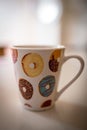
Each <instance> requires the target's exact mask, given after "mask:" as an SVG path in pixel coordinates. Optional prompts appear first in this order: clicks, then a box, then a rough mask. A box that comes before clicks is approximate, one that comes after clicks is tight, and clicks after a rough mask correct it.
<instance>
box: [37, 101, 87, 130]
mask: <svg viewBox="0 0 87 130" xmlns="http://www.w3.org/2000/svg"><path fill="white" fill-rule="evenodd" d="M37 114H39V115H40V116H44V117H45V118H49V120H55V121H57V122H58V121H59V122H62V123H66V124H68V125H72V126H74V127H77V128H81V129H82V130H83V129H87V107H82V106H78V105H75V104H70V103H67V102H64V101H58V103H56V104H55V106H54V107H53V108H51V109H50V110H46V111H43V112H38V113H37Z"/></svg>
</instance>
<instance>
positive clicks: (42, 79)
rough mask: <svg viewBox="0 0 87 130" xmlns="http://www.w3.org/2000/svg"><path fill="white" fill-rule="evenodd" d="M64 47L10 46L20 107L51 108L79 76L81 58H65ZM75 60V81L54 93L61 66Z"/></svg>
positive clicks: (40, 109) (32, 108)
mask: <svg viewBox="0 0 87 130" xmlns="http://www.w3.org/2000/svg"><path fill="white" fill-rule="evenodd" d="M64 52H65V47H64V46H54V47H52V46H25V45H24V46H23V45H20V46H17V45H16V46H13V47H12V58H13V62H14V68H15V73H16V79H17V83H18V88H19V95H20V98H21V101H22V104H23V106H24V107H25V108H27V109H29V110H35V111H42V110H46V109H49V108H51V107H52V106H53V105H54V104H55V101H56V100H57V99H58V97H59V96H60V95H61V94H62V93H63V92H64V91H65V90H66V89H67V88H68V87H69V86H70V85H71V84H72V83H73V82H74V81H75V80H76V79H77V78H78V77H79V76H80V74H81V73H82V70H83V68H84V61H83V59H82V58H81V57H80V56H77V55H72V56H64ZM71 58H76V59H77V60H78V61H79V62H80V64H81V66H80V70H79V71H78V73H77V74H76V75H75V77H74V78H73V79H72V80H71V81H70V82H69V83H67V85H65V86H64V87H63V89H61V90H60V91H59V92H58V91H57V88H58V83H59V77H60V71H61V67H62V65H63V64H64V63H65V62H66V61H67V60H69V59H71Z"/></svg>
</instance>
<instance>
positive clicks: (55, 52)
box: [50, 50, 61, 59]
mask: <svg viewBox="0 0 87 130" xmlns="http://www.w3.org/2000/svg"><path fill="white" fill-rule="evenodd" d="M60 56H61V50H55V51H54V52H53V53H52V54H51V57H50V59H53V58H54V59H57V58H59V57H60Z"/></svg>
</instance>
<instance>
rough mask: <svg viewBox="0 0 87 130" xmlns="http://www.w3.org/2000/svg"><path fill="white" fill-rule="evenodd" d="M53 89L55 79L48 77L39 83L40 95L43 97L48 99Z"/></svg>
mask: <svg viewBox="0 0 87 130" xmlns="http://www.w3.org/2000/svg"><path fill="white" fill-rule="evenodd" d="M54 87H55V77H54V76H52V75H48V76H46V77H44V78H43V79H42V80H41V81H40V82H39V91H40V94H41V95H42V96H44V97H48V96H49V95H51V94H52V92H53V90H54Z"/></svg>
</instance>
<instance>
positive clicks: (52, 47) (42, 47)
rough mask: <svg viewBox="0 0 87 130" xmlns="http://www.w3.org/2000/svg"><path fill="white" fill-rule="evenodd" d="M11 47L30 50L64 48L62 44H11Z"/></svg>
mask: <svg viewBox="0 0 87 130" xmlns="http://www.w3.org/2000/svg"><path fill="white" fill-rule="evenodd" d="M11 48H12V49H31V50H51V49H64V48H65V47H64V46H63V45H48V46H46V45H43V46H42V45H12V46H11Z"/></svg>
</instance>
